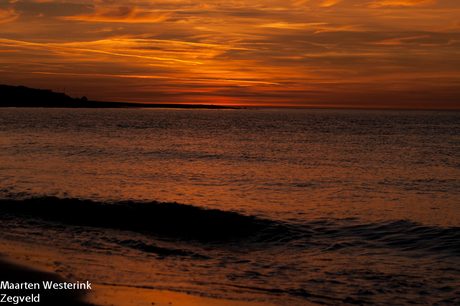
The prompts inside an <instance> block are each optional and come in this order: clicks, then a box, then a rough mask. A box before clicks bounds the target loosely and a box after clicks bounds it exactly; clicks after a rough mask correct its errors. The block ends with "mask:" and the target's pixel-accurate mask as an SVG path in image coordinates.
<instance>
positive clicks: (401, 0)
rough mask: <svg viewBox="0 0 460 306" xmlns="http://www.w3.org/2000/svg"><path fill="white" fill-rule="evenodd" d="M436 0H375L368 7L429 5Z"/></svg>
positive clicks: (436, 0)
mask: <svg viewBox="0 0 460 306" xmlns="http://www.w3.org/2000/svg"><path fill="white" fill-rule="evenodd" d="M437 2H438V0H376V1H374V2H372V3H371V4H370V7H383V6H392V7H395V6H406V7H407V6H429V5H433V4H436V3H437Z"/></svg>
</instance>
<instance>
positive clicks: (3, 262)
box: [0, 256, 91, 306]
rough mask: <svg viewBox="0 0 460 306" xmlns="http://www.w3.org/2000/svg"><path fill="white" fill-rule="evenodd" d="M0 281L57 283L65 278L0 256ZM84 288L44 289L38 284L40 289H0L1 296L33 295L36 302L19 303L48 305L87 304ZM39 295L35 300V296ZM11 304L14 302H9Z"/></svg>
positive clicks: (71, 305)
mask: <svg viewBox="0 0 460 306" xmlns="http://www.w3.org/2000/svg"><path fill="white" fill-rule="evenodd" d="M0 281H8V282H9V283H10V284H11V283H24V282H27V283H29V284H34V283H38V284H40V285H41V284H42V282H43V281H53V282H57V283H62V282H65V281H66V280H65V279H64V278H62V277H60V276H59V275H57V274H54V273H49V272H43V271H39V270H36V269H32V268H29V267H26V266H22V265H19V264H17V263H14V262H12V261H10V260H8V259H6V256H1V257H0ZM84 291H85V290H55V289H48V290H46V289H44V288H43V286H40V289H11V290H5V289H2V290H0V294H2V295H1V297H2V298H3V294H7V296H11V298H13V297H31V296H33V297H35V301H36V302H29V303H27V302H23V303H19V304H36V305H49V306H54V305H56V306H58V305H59V306H61V305H69V306H88V305H91V304H90V303H85V302H84V298H85V295H86V292H84ZM37 297H39V299H38V300H37V299H36V298H37ZM5 299H6V298H5ZM11 304H14V303H13V302H11Z"/></svg>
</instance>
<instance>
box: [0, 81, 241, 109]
mask: <svg viewBox="0 0 460 306" xmlns="http://www.w3.org/2000/svg"><path fill="white" fill-rule="evenodd" d="M0 97H1V98H0V107H49V108H52V107H55V108H190V109H192V108H203V109H236V108H235V107H228V106H220V105H205V104H166V103H163V104H156V103H147V104H145V103H126V102H101V101H88V99H87V98H86V97H82V98H71V97H69V96H67V95H66V94H64V93H59V92H54V91H52V90H50V89H34V88H29V87H25V86H10V85H0Z"/></svg>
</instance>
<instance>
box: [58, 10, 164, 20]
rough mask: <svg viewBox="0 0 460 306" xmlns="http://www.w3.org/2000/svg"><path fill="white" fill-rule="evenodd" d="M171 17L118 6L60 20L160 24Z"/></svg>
mask: <svg viewBox="0 0 460 306" xmlns="http://www.w3.org/2000/svg"><path fill="white" fill-rule="evenodd" d="M170 16H171V13H155V12H149V11H145V10H141V9H139V8H138V7H129V6H118V7H117V8H104V7H96V9H95V12H94V13H92V14H87V15H76V16H64V17H59V18H60V19H62V20H78V21H92V22H126V23H158V22H162V21H165V20H167V19H168V18H169V17H170Z"/></svg>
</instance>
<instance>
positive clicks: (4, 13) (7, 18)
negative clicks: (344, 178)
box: [0, 8, 19, 23]
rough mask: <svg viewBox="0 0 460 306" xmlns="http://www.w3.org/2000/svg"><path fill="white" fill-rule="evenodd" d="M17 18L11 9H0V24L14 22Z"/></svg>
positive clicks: (17, 14) (17, 15)
mask: <svg viewBox="0 0 460 306" xmlns="http://www.w3.org/2000/svg"><path fill="white" fill-rule="evenodd" d="M18 17H19V13H18V12H17V11H15V10H14V9H12V8H5V9H1V8H0V23H7V22H11V21H14V20H15V19H16V18H18Z"/></svg>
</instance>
